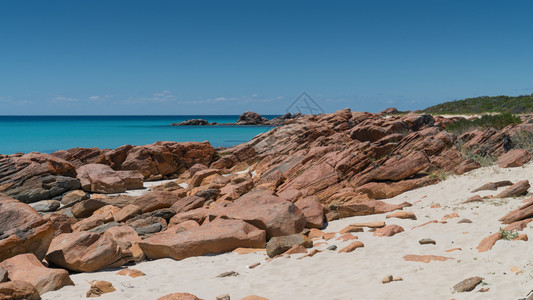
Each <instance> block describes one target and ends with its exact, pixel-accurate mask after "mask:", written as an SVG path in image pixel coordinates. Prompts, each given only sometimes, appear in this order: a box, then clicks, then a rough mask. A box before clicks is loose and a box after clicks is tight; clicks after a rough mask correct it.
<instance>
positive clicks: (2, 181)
mask: <svg viewBox="0 0 533 300" xmlns="http://www.w3.org/2000/svg"><path fill="white" fill-rule="evenodd" d="M75 176H76V172H75V168H74V166H73V165H72V164H71V163H69V162H67V161H65V160H63V159H60V158H58V157H55V156H52V155H49V154H41V153H35V152H33V153H28V154H24V155H20V154H13V155H8V156H0V193H4V194H6V195H8V196H11V197H13V198H15V199H17V200H20V201H22V202H25V203H31V202H36V201H39V200H47V199H52V198H54V197H57V196H60V195H62V194H63V193H65V192H68V191H70V190H73V189H77V188H79V182H78V181H77V180H76V179H75V178H72V177H75Z"/></svg>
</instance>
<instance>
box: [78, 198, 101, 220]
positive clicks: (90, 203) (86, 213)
mask: <svg viewBox="0 0 533 300" xmlns="http://www.w3.org/2000/svg"><path fill="white" fill-rule="evenodd" d="M106 205H107V203H105V202H104V201H101V200H97V199H87V200H83V201H81V202H78V203H76V204H74V206H72V214H73V215H74V217H76V218H87V217H90V216H91V215H92V214H93V213H94V212H95V211H96V210H98V209H99V208H102V207H104V206H106Z"/></svg>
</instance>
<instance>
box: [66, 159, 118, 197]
mask: <svg viewBox="0 0 533 300" xmlns="http://www.w3.org/2000/svg"><path fill="white" fill-rule="evenodd" d="M76 173H77V174H78V176H77V178H78V180H79V181H80V182H81V188H82V189H83V190H84V191H87V192H94V193H102V194H111V193H122V192H125V191H126V185H125V183H124V181H123V180H122V179H121V178H120V176H119V175H118V174H117V173H116V172H115V171H114V170H113V169H111V167H110V166H107V165H102V164H88V165H83V166H81V167H79V168H77V169H76Z"/></svg>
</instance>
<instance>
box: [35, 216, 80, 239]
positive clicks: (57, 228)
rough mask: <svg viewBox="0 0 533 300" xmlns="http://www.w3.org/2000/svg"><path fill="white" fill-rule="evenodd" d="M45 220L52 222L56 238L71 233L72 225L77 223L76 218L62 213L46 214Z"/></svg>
mask: <svg viewBox="0 0 533 300" xmlns="http://www.w3.org/2000/svg"><path fill="white" fill-rule="evenodd" d="M43 220H45V221H50V222H52V226H53V227H54V236H58V235H60V234H62V233H71V232H72V225H73V224H75V223H76V222H77V220H76V218H73V217H71V216H67V215H65V214H62V213H51V214H46V215H44V216H43ZM50 241H51V240H50Z"/></svg>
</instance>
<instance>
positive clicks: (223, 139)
mask: <svg viewBox="0 0 533 300" xmlns="http://www.w3.org/2000/svg"><path fill="white" fill-rule="evenodd" d="M264 117H265V118H267V119H272V118H274V117H277V116H273V115H265V116H264ZM238 118H239V116H238V115H207V116H202V115H187V116H185V115H180V116H0V154H13V153H19V152H23V153H28V152H33V151H37V152H41V153H52V152H54V151H57V150H62V149H63V150H66V149H70V148H75V147H89V148H90V147H98V148H101V149H103V148H117V147H120V146H122V145H126V144H130V145H146V144H152V143H154V142H157V141H174V142H187V141H196V142H203V141H209V142H210V143H211V145H212V146H213V147H231V146H234V145H237V144H240V143H244V142H247V141H249V140H250V139H252V138H253V137H254V136H256V135H258V134H260V133H264V132H267V131H269V130H271V129H272V127H270V126H235V125H219V126H170V125H171V124H172V123H177V122H182V121H185V120H189V119H205V120H207V121H209V122H217V123H235V122H236V121H237V120H238Z"/></svg>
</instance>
